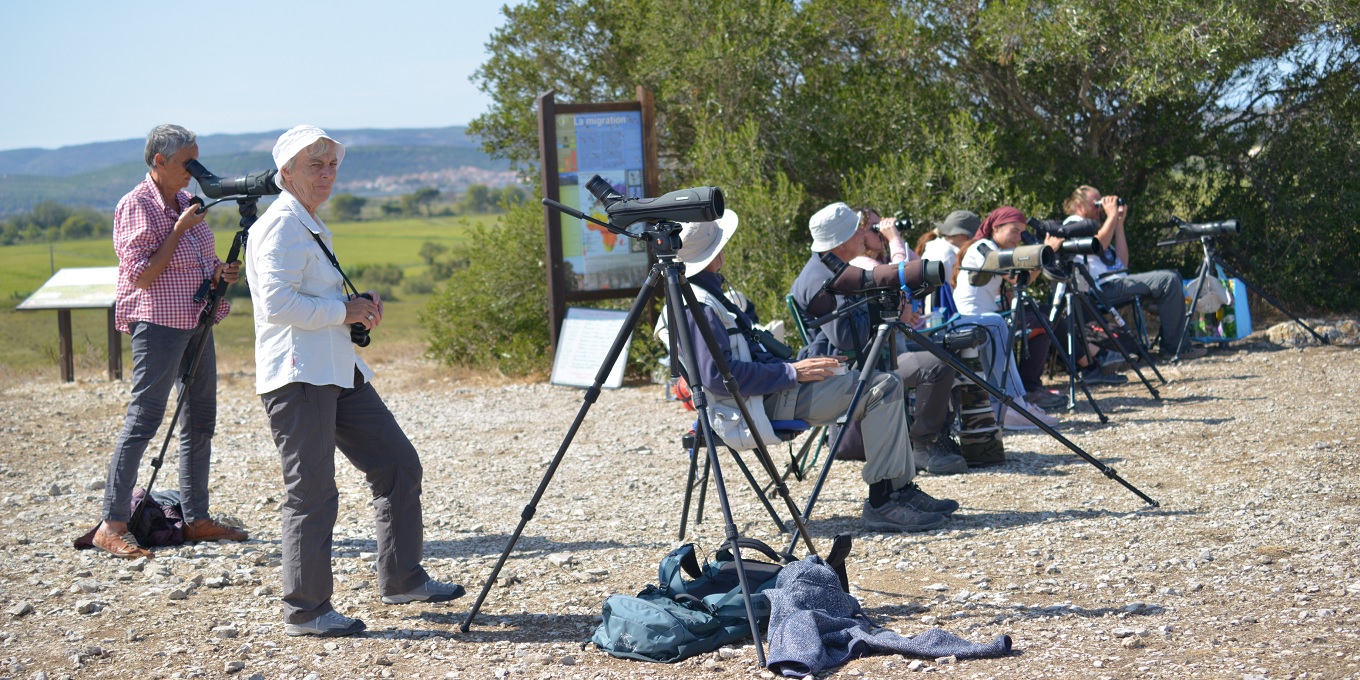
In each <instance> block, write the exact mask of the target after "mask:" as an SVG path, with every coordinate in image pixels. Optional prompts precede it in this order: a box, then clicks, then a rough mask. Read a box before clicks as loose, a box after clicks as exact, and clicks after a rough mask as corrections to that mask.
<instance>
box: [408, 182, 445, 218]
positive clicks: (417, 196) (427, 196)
mask: <svg viewBox="0 0 1360 680" xmlns="http://www.w3.org/2000/svg"><path fill="white" fill-rule="evenodd" d="M438 198H439V190H438V189H436V188H434V187H421V188H419V189H416V190H415V193H413V194H411V202H412V203H413V204H414V205H417V206H421V207H423V208H425V216H426V217H432V216H433V215H431V214H430V206H432V205H433V204H434V202H435V200H436V199H438Z"/></svg>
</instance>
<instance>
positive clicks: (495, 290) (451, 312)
mask: <svg viewBox="0 0 1360 680" xmlns="http://www.w3.org/2000/svg"><path fill="white" fill-rule="evenodd" d="M508 207H509V210H508V212H507V213H506V214H505V215H504V216H503V217H502V218H501V220H500V222H499V224H495V225H490V226H488V225H483V224H478V225H476V226H474V227H473V228H472V234H471V238H470V245H468V246H463V247H462V248H460V249H458V250H456V251H455V255H456V256H458V257H466V259H467V266H466V267H461V268H457V269H454V270H453V271H452V274H451V276H450V277H449V279H448V280H447V281H445V282H444V283H443V284H442V285H440V287H439V288H438V290H436V291H435V294H434V295H433V296H432V297H431V298H430V301H429V303H427V305H426V307H425V309H424V310H423V311H422V312H421V314H420V321H421V324H422V325H423V326H424V327H425V329H426V331H427V336H426V337H427V340H428V341H429V348H428V353H429V355H430V356H431V357H434V358H436V359H438V360H440V361H441V362H443V363H446V364H452V365H459V366H470V367H474V368H482V369H495V370H500V371H501V372H503V373H506V374H510V375H530V374H535V373H541V372H543V371H545V369H546V368H547V366H548V364H549V362H550V361H551V357H549V356H548V353H547V344H548V343H547V337H548V287H547V278H546V276H547V274H546V267H545V263H544V261H543V255H542V253H543V209H542V208H541V207H540V206H539V205H537V203H521V204H518V205H515V206H508Z"/></svg>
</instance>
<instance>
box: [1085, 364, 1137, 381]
mask: <svg viewBox="0 0 1360 680" xmlns="http://www.w3.org/2000/svg"><path fill="white" fill-rule="evenodd" d="M1081 379H1082V380H1083V381H1085V383H1086V384H1087V385H1126V384H1128V382H1129V377H1128V376H1126V375H1124V374H1123V373H1107V372H1105V370H1104V369H1102V368H1100V367H1099V366H1097V367H1095V368H1088V369H1085V370H1083V371H1082V372H1081Z"/></svg>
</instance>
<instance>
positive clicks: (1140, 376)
mask: <svg viewBox="0 0 1360 680" xmlns="http://www.w3.org/2000/svg"><path fill="white" fill-rule="evenodd" d="M1080 304H1081V305H1082V306H1083V307H1085V308H1086V311H1087V312H1088V313H1090V314H1091V318H1094V319H1100V312H1099V311H1098V310H1096V308H1095V305H1093V304H1092V303H1091V301H1090V300H1087V299H1086V298H1082V299H1081V301H1080ZM1105 307H1106V309H1109V308H1110V306H1109V305H1105ZM1097 323H1099V324H1100V327H1101V328H1104V329H1105V334H1106V335H1109V336H1110V337H1114V335H1113V334H1112V333H1110V330H1109V329H1108V328H1105V322H1104V321H1103V320H1101V321H1099V322H1097ZM1114 346H1115V347H1118V348H1119V353H1120V354H1121V355H1123V356H1124V361H1125V362H1127V363H1128V365H1129V367H1130V368H1132V369H1133V372H1134V374H1135V375H1137V376H1138V379H1139V380H1141V381H1143V386H1144V387H1146V388H1147V390H1148V393H1149V394H1151V395H1152V398H1153V399H1156V400H1157V401H1161V400H1162V395H1161V394H1159V393H1158V392H1157V388H1155V387H1153V386H1152V383H1150V382H1148V379H1147V376H1144V375H1143V372H1142V371H1141V370H1139V368H1138V365H1137V364H1136V363H1134V361H1133V357H1131V356H1129V353H1128V350H1125V349H1124V346H1123V345H1121V344H1119V341H1118V340H1116V341H1115V343H1114ZM1144 354H1146V350H1144ZM1146 360H1147V361H1151V360H1152V359H1151V358H1150V357H1148V358H1147V359H1146ZM1157 375H1158V377H1160V376H1161V373H1160V372H1159V373H1158V374H1157ZM1163 382H1166V381H1165V380H1163Z"/></svg>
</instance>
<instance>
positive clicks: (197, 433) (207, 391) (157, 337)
mask: <svg viewBox="0 0 1360 680" xmlns="http://www.w3.org/2000/svg"><path fill="white" fill-rule="evenodd" d="M130 330H131V331H132V401H131V402H129V403H128V408H127V415H126V416H124V417H123V431H122V433H121V434H119V435H118V442H117V443H116V444H114V447H113V458H112V459H110V460H109V473H108V480H107V482H106V483H105V485H104V508H103V511H102V512H103V516H104V519H105V520H107V521H112V522H126V521H128V519H129V518H130V516H131V514H132V509H131V505H132V489H133V487H134V486H135V485H136V484H137V468H138V467H139V466H140V465H141V463H142V454H143V453H145V452H146V447H147V446H148V445H149V444H150V443H151V440H152V438H153V437H155V436H156V430H158V429H160V426H161V420H162V419H163V418H164V417H165V409H166V402H167V401H168V400H169V397H170V389H171V388H172V387H174V386H175V385H176V384H177V383H178V380H179V378H180V376H182V375H183V374H184V372H185V371H187V370H189V364H190V362H192V361H193V357H192V356H190V355H191V354H192V353H193V351H192V350H193V349H194V344H195V342H194V341H195V334H194V331H195V330H196V329H189V330H180V329H178V328H170V327H168V326H157V325H156V324H152V323H147V322H145V321H134V322H132V324H131V325H130ZM179 389H180V390H181V391H183V389H184V386H183V385H179ZM179 424H180V425H179V497H180V505H181V507H182V508H183V510H184V520H185V521H186V522H192V521H194V520H197V519H203V518H206V517H208V467H209V459H210V458H211V457H212V437H213V431H214V430H215V429H216V427H217V353H216V351H215V349H214V347H213V337H212V329H211V328H209V329H208V340H207V344H206V345H205V346H204V347H203V356H202V358H201V359H200V361H199V364H198V370H197V371H195V373H194V381H193V385H191V386H190V387H189V395H188V397H187V398H186V399H185V403H184V410H183V412H181V413H180V415H179ZM157 453H159V451H157Z"/></svg>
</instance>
